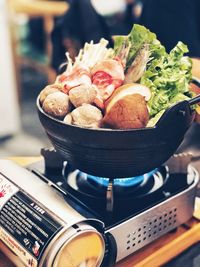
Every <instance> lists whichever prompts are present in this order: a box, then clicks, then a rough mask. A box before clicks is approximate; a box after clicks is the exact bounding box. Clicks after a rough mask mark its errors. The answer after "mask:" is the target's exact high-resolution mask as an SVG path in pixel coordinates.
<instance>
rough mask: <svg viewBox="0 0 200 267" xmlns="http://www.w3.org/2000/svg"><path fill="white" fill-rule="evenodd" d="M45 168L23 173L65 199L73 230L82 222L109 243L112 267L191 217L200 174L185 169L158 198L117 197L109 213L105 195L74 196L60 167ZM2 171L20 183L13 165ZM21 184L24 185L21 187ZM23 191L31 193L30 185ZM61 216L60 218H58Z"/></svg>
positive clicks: (41, 164) (106, 254) (107, 260)
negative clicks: (103, 198) (103, 200)
mask: <svg viewBox="0 0 200 267" xmlns="http://www.w3.org/2000/svg"><path fill="white" fill-rule="evenodd" d="M51 167H52V164H51ZM12 168H13V170H12ZM18 168H21V167H18ZM45 169H46V168H45V167H44V162H43V161H40V162H38V163H36V164H33V165H31V166H29V167H28V171H27V170H24V169H23V172H24V171H25V173H24V174H23V175H24V176H26V175H27V177H28V176H29V175H31V176H32V178H33V179H35V180H38V178H40V180H42V181H43V183H44V184H45V186H46V189H47V187H49V186H51V187H53V189H52V188H51V190H53V191H57V192H56V194H57V195H58V196H57V200H56V201H57V202H58V204H60V202H62V203H63V198H64V200H65V201H66V202H67V204H66V208H65V212H66V213H67V214H65V215H66V216H68V217H70V220H69V218H68V220H69V221H70V225H69V227H70V226H71V225H77V224H79V223H80V222H84V223H86V224H88V225H91V226H92V227H94V228H95V229H97V231H99V232H100V234H101V235H102V236H103V237H104V240H105V251H104V260H103V262H102V266H106V267H108V266H114V264H115V262H116V261H119V260H121V259H123V258H125V257H127V256H128V255H130V254H132V253H133V252H135V251H137V250H139V249H141V248H142V247H144V246H145V245H147V244H149V243H151V242H152V241H153V240H155V239H157V238H159V237H160V236H162V235H163V234H165V233H167V232H169V231H171V230H172V229H174V228H176V227H178V226H179V225H181V224H183V223H184V222H186V221H187V220H188V219H189V218H191V217H192V214H193V210H194V200H195V194H196V187H197V184H198V181H199V175H198V172H197V171H196V170H195V169H194V168H193V167H191V166H189V167H188V168H187V173H186V172H185V171H184V172H183V173H177V172H176V171H175V172H174V173H173V174H170V175H169V177H168V179H167V180H166V181H165V184H164V186H162V187H161V188H160V189H159V190H156V191H157V192H156V193H155V194H150V195H148V196H145V195H144V196H142V197H137V198H132V197H130V196H129V197H126V198H124V197H118V198H116V200H115V203H114V205H112V208H113V210H112V211H111V210H109V209H107V204H106V203H104V202H102V197H101V196H100V197H99V196H98V197H97V198H91V196H89V197H88V195H87V196H86V195H85V194H81V195H80V194H78V195H76V193H74V190H73V189H72V188H71V187H66V184H65V183H64V182H63V181H64V180H63V175H62V174H63V171H60V170H59V171H58V170H57V168H56V169H55V168H51V169H48V170H47V169H46V171H45ZM0 171H1V172H2V173H4V174H5V175H6V176H7V177H8V178H9V179H10V180H11V181H13V182H15V183H16V181H17V180H18V179H16V176H17V175H18V174H17V172H16V170H15V167H12V164H11V166H10V167H9V171H8V168H6V167H5V168H1V169H0ZM46 174H47V175H46ZM47 184H48V185H47ZM19 186H20V187H23V186H22V184H21V185H19ZM22 189H23V190H24V191H28V188H26V187H24V188H22ZM46 189H45V190H46ZM151 192H152V191H151ZM28 193H29V194H30V192H28ZM40 202H41V204H42V205H43V207H44V209H45V207H46V208H47V209H49V208H50V207H48V204H47V203H43V201H42V200H40ZM120 203H121V204H120ZM68 209H69V212H68ZM73 211H74V212H73ZM59 216H60V217H62V216H61V215H60V214H59ZM62 219H63V218H62ZM63 221H65V219H63ZM80 231H81V227H80ZM39 266H40V265H39ZM41 266H49V265H48V264H47V265H41ZM95 266H96V265H95Z"/></svg>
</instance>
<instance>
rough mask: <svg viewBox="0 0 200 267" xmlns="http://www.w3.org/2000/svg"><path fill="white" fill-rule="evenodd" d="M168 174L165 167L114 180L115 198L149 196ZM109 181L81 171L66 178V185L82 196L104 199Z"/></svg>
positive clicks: (161, 184)
mask: <svg viewBox="0 0 200 267" xmlns="http://www.w3.org/2000/svg"><path fill="white" fill-rule="evenodd" d="M167 177H168V173H167V170H166V168H165V167H161V168H157V169H155V170H153V171H151V172H149V173H146V174H144V175H141V176H136V177H129V178H123V179H122V178H115V179H113V180H112V184H113V193H114V195H115V197H120V198H121V197H125V198H126V197H130V196H132V197H134V198H136V197H140V196H143V195H148V194H151V193H153V192H155V191H157V190H158V189H159V188H161V187H162V186H163V185H164V183H165V181H166V179H167ZM109 182H110V179H109V178H103V177H96V176H92V175H90V174H86V173H84V172H81V171H78V170H76V171H74V172H72V173H70V174H69V175H68V177H67V184H68V186H69V187H71V188H72V189H74V190H76V191H77V192H79V193H80V194H82V195H85V196H88V195H89V196H91V197H95V198H105V195H106V192H107V189H108V186H109Z"/></svg>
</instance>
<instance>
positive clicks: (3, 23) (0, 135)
mask: <svg viewBox="0 0 200 267" xmlns="http://www.w3.org/2000/svg"><path fill="white" fill-rule="evenodd" d="M165 2H166V3H168V4H169V2H170V1H164V0H159V1H158V0H155V1H153V0H152V1H150V0H143V1H138V0H109V1H107V0H91V1H89V0H69V1H58V0H57V1H56V0H0V40H1V42H0V61H1V64H0V157H7V156H35V155H39V154H40V149H41V148H42V147H47V146H50V143H49V141H48V138H47V137H46V135H45V133H44V131H43V129H42V126H41V125H40V122H39V119H38V116H37V110H36V104H35V102H36V98H37V95H38V94H39V92H40V91H41V90H42V89H43V88H44V87H45V86H46V85H47V84H50V83H53V82H54V81H55V77H56V74H57V73H58V72H59V71H60V69H59V66H60V64H61V63H62V62H63V61H64V60H65V52H66V51H69V52H70V54H71V55H72V57H73V56H75V55H76V53H77V51H78V50H79V49H80V48H81V47H82V46H83V44H84V42H86V41H90V40H94V41H98V40H99V39H100V38H101V37H105V38H107V39H109V41H110V45H112V39H111V36H113V35H121V34H128V33H129V32H130V30H131V28H132V26H133V23H141V24H143V25H145V26H147V27H148V28H149V29H151V30H152V31H154V32H156V33H157V35H158V39H160V40H161V42H162V43H163V44H164V45H165V46H166V48H167V49H169V50H170V49H171V48H172V47H173V46H174V45H175V44H176V42H177V41H178V40H179V39H180V40H182V41H184V42H186V43H187V44H189V46H190V47H189V48H191V50H190V51H191V54H190V55H191V56H192V57H194V58H198V57H200V31H199V29H198V27H199V25H200V22H199V18H198V20H196V21H195V20H194V21H192V22H191V16H190V17H189V18H190V24H192V29H193V30H194V33H193V32H191V31H190V30H189V29H188V28H187V26H188V25H187V24H186V25H185V24H183V23H182V21H183V20H184V21H186V22H187V17H185V15H184V12H185V11H186V10H187V13H189V12H190V11H191V12H194V10H195V9H194V7H193V6H192V5H193V1H186V0H184V1H180V0H175V1H173V5H171V4H170V5H169V7H170V8H171V9H170V8H166V6H165ZM180 2H181V4H180ZM184 2H186V6H184V4H185V3H184ZM194 2H195V1H194ZM196 2H198V1H196ZM196 2H195V3H196ZM163 5H164V6H163ZM180 5H181V6H183V8H182V9H183V10H182V9H181V10H180ZM187 5H189V6H187ZM198 5H199V4H198ZM161 6H163V7H161ZM172 6H173V8H172ZM177 6H179V7H178V9H177ZM159 8H160V9H159ZM161 9H163V10H165V11H163V12H165V13H164V14H165V16H164V17H163V14H162V11H161ZM175 11H176V12H177V11H179V15H178V17H177V15H176V13H175ZM167 12H168V13H169V14H168V16H167V14H166V13H167ZM190 15H191V14H190ZM174 17H175V18H176V20H178V21H179V22H181V23H178V24H177V23H176V21H175V20H173V18H174ZM198 17H199V16H198ZM183 18H184V19H183ZM194 18H196V17H195V16H194ZM160 19H161V20H160ZM172 22H173V23H176V24H173V25H176V26H177V27H171V25H170V23H172ZM162 23H163V24H162ZM184 23H185V22H184ZM190 26H191V25H190ZM172 28H173V29H172ZM169 29H170V31H169ZM177 32H179V33H183V34H182V35H181V34H178V35H177ZM186 32H187V33H188V32H189V33H190V36H188V35H187V34H185V33H186ZM170 34H171V36H170ZM192 34H193V35H192ZM177 38H178V40H176V39H177ZM169 40H170V42H169ZM198 42H199V43H198ZM197 62H198V60H197ZM198 73H199V67H198V63H197V67H196V69H195V75H196V76H198ZM199 76H200V75H199ZM199 132H200V131H199V124H197V123H194V125H193V126H192V127H191V129H190V131H189V132H188V134H187V136H186V138H185V140H184V144H183V145H182V149H183V150H187V149H188V150H190V149H192V150H195V151H197V152H198V150H200V149H199V147H200V145H199V142H198V136H199Z"/></svg>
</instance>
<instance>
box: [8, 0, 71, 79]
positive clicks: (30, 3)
mask: <svg viewBox="0 0 200 267" xmlns="http://www.w3.org/2000/svg"><path fill="white" fill-rule="evenodd" d="M8 10H9V13H10V18H11V20H10V21H11V28H12V33H13V34H12V42H13V52H14V55H15V62H16V66H19V65H20V64H22V63H24V64H27V65H30V66H31V67H34V68H37V69H39V70H40V71H43V72H45V73H46V74H47V77H48V82H49V83H52V82H53V81H54V80H55V75H56V74H55V72H54V70H53V69H52V68H51V66H50V59H51V55H52V44H51V31H52V29H53V27H54V18H55V17H59V16H61V15H63V14H64V13H65V12H66V11H67V10H68V4H67V3H66V2H62V1H52V0H8ZM19 15H25V16H27V18H28V19H30V18H42V19H43V21H44V33H45V54H46V56H47V61H48V62H47V63H46V64H42V63H38V62H36V61H35V60H32V59H30V58H25V57H24V56H20V55H18V54H17V51H16V48H17V46H18V45H19V44H18V42H19V40H18V38H16V35H15V32H16V27H17V25H16V24H15V20H14V18H15V17H16V16H19ZM16 71H17V69H16ZM17 72H18V71H17ZM18 73H19V72H18Z"/></svg>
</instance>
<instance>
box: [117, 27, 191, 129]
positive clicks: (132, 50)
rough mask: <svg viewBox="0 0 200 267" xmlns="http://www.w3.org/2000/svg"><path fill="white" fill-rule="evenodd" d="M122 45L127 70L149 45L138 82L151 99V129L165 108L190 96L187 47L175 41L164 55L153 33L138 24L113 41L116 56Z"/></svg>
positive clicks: (149, 106) (149, 105)
mask: <svg viewBox="0 0 200 267" xmlns="http://www.w3.org/2000/svg"><path fill="white" fill-rule="evenodd" d="M124 42H126V43H127V42H128V43H129V52H128V53H127V59H126V71H127V69H128V68H129V67H130V66H131V65H132V63H133V61H134V59H135V57H136V55H137V53H138V51H139V50H140V49H141V48H142V47H143V46H144V45H145V44H147V45H149V51H150V55H149V61H148V63H147V66H146V71H145V72H144V74H143V76H142V77H141V79H140V83H141V84H143V85H145V86H147V87H149V88H150V90H151V94H152V95H151V99H150V100H149V101H148V108H149V112H150V121H149V124H148V125H152V126H153V123H156V122H157V120H158V119H159V118H160V116H161V115H162V114H163V112H164V111H165V110H166V109H167V108H168V107H170V106H171V105H173V104H175V103H177V102H179V101H182V100H186V99H188V98H190V97H191V94H190V92H189V83H190V81H191V78H192V74H191V69H192V61H191V59H190V58H189V57H187V56H184V54H185V53H187V52H188V48H187V46H186V45H185V44H183V43H182V42H178V43H177V45H176V46H175V47H174V48H173V49H172V50H171V52H170V53H167V52H166V50H165V47H164V46H163V45H162V44H161V43H160V41H159V40H157V37H156V35H155V34H154V33H152V32H150V31H149V30H148V29H146V28H145V27H144V26H141V25H137V24H135V25H134V26H133V28H132V30H131V32H130V34H129V35H128V36H120V37H118V38H117V39H116V42H115V46H114V52H115V54H117V52H119V51H120V47H121V48H122V44H123V43H124ZM160 114H161V115H160Z"/></svg>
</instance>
